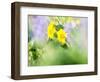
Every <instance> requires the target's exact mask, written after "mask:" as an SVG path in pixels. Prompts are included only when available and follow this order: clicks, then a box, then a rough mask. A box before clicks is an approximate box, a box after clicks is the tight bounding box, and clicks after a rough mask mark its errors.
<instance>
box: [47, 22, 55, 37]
mask: <svg viewBox="0 0 100 82" xmlns="http://www.w3.org/2000/svg"><path fill="white" fill-rule="evenodd" d="M55 32H56V29H55V26H54V22H53V21H51V22H50V24H49V26H48V38H50V39H53V38H54V33H55Z"/></svg>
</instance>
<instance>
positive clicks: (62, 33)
mask: <svg viewBox="0 0 100 82" xmlns="http://www.w3.org/2000/svg"><path fill="white" fill-rule="evenodd" d="M57 38H58V41H59V42H60V43H61V44H65V42H66V41H65V40H66V33H65V31H64V30H63V29H60V30H59V31H58V32H57Z"/></svg>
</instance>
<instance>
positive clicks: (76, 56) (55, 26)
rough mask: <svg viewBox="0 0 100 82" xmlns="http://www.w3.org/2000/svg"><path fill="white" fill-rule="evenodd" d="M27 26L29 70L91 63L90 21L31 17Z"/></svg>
mask: <svg viewBox="0 0 100 82" xmlns="http://www.w3.org/2000/svg"><path fill="white" fill-rule="evenodd" d="M28 25H29V26H28V65H29V66H47V65H71V64H87V63H88V58H87V57H88V52H87V51H88V50H87V49H88V46H87V39H88V38H87V34H88V33H87V29H88V25H87V18H85V17H84V18H81V17H71V16H35V15H33V16H32V15H30V16H29V17H28Z"/></svg>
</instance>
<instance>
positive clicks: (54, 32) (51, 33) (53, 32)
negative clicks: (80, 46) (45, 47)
mask: <svg viewBox="0 0 100 82" xmlns="http://www.w3.org/2000/svg"><path fill="white" fill-rule="evenodd" d="M58 28H59V29H58ZM56 37H57V40H58V41H59V42H60V43H61V44H65V42H66V37H67V35H66V32H65V31H64V30H63V29H62V28H61V27H60V25H59V26H56V25H55V23H54V21H51V22H50V24H49V25H48V38H49V39H54V38H56Z"/></svg>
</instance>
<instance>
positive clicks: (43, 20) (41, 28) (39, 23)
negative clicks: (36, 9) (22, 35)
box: [32, 16, 48, 40]
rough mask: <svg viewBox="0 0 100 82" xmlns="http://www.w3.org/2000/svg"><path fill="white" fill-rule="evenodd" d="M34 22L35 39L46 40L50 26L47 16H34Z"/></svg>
mask: <svg viewBox="0 0 100 82" xmlns="http://www.w3.org/2000/svg"><path fill="white" fill-rule="evenodd" d="M32 24H33V27H32V31H33V33H34V36H33V39H37V40H46V37H47V26H48V18H47V16H33V23H32Z"/></svg>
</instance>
